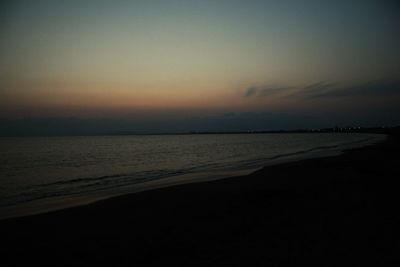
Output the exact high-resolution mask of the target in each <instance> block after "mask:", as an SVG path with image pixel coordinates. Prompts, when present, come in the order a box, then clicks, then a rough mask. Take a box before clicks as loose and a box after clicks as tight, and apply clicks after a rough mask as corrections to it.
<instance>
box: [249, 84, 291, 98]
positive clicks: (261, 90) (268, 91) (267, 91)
mask: <svg viewBox="0 0 400 267" xmlns="http://www.w3.org/2000/svg"><path fill="white" fill-rule="evenodd" d="M292 89H293V88H292V87H284V86H263V87H254V86H253V87H249V88H247V89H246V90H245V93H244V96H245V97H250V96H261V97H265V96H277V95H279V96H282V95H284V94H285V93H287V92H288V91H290V90H292Z"/></svg>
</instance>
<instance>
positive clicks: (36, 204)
mask: <svg viewBox="0 0 400 267" xmlns="http://www.w3.org/2000/svg"><path fill="white" fill-rule="evenodd" d="M366 134H370V133H366ZM379 135H381V136H375V137H369V138H365V139H362V140H359V141H356V142H351V143H345V144H339V145H335V146H330V147H316V148H312V149H310V150H307V151H299V152H294V153H290V154H286V155H279V156H276V157H273V158H269V159H268V161H265V160H264V162H263V163H262V164H261V165H262V166H256V165H255V164H253V166H252V167H250V166H249V167H247V168H243V169H234V170H225V171H219V172H213V171H207V172H202V173H192V174H182V175H177V176H170V177H165V178H162V179H156V180H150V181H145V182H141V183H137V184H131V185H126V186H121V187H119V188H118V187H116V188H111V189H108V190H107V189H106V190H100V191H94V192H88V193H83V194H77V195H67V196H61V197H53V198H50V199H39V200H34V201H29V202H26V203H21V204H17V205H11V206H5V207H1V208H0V221H2V220H7V219H12V218H19V217H26V216H33V215H40V214H44V213H49V212H54V211H59V210H63V209H70V208H74V207H79V206H85V205H91V204H93V203H96V202H99V201H104V200H108V199H112V198H115V197H120V196H123V195H129V194H136V193H140V192H144V191H151V190H157V189H162V188H166V187H170V186H178V185H185V184H192V183H203V182H210V181H215V180H221V179H230V178H234V177H240V176H247V175H251V174H252V173H253V172H256V171H259V170H261V169H263V168H266V167H270V166H275V165H281V164H285V163H291V162H297V161H303V160H308V159H314V158H325V157H334V156H338V155H341V154H343V153H346V151H348V150H352V149H359V148H363V147H366V146H370V145H374V144H378V143H380V142H384V141H385V140H386V139H387V135H385V134H382V133H379Z"/></svg>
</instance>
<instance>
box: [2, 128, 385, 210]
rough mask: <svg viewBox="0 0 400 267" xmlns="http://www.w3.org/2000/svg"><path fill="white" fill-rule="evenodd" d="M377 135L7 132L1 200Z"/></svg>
mask: <svg viewBox="0 0 400 267" xmlns="http://www.w3.org/2000/svg"><path fill="white" fill-rule="evenodd" d="M381 138H382V136H380V135H374V134H348V133H347V134H338V133H336V134H329V133H324V134H226V135H223V134H218V135H152V136H151V135H149V136H87V137H46V138H44V137H43V138H38V137H32V138H0V207H5V206H12V205H18V204H21V203H26V202H31V201H35V200H39V199H49V200H51V199H52V198H56V197H60V196H67V197H68V196H74V195H84V194H87V193H90V192H93V191H101V190H109V191H110V190H111V191H112V190H114V189H117V188H121V187H127V186H131V185H134V184H140V183H143V182H146V181H150V180H157V179H165V178H170V177H174V176H179V175H196V174H200V173H219V172H221V173H222V172H224V171H228V170H229V171H234V170H244V169H254V168H257V167H261V166H263V165H265V164H267V163H268V162H271V161H272V160H276V159H278V158H285V157H294V156H296V157H297V158H298V157H303V156H306V155H307V154H309V153H313V152H316V151H324V150H340V149H344V148H346V147H351V146H361V145H363V144H365V143H367V142H373V141H377V140H378V139H381Z"/></svg>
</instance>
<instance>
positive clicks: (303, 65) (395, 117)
mask: <svg viewBox="0 0 400 267" xmlns="http://www.w3.org/2000/svg"><path fill="white" fill-rule="evenodd" d="M0 9H1V11H0V15H1V23H0V40H1V41H0V95H1V98H0V118H3V119H16V118H26V117H29V118H44V117H52V118H56V117H60V118H64V117H77V118H114V119H121V118H124V119H127V118H128V119H132V120H135V119H140V120H142V121H143V120H146V119H148V120H151V119H160V118H164V117H168V118H169V119H171V118H178V117H179V118H186V117H187V118H189V117H191V116H203V117H204V116H223V115H224V114H225V115H226V114H227V113H230V114H231V113H235V114H243V113H246V112H247V113H249V112H254V113H257V114H260V113H265V112H269V113H277V114H278V113H279V114H283V113H284V114H289V115H290V114H296V115H299V114H300V115H304V116H312V117H320V118H329V120H330V121H331V122H332V123H355V124H356V123H361V122H362V123H366V124H368V123H369V124H376V123H380V122H382V123H392V124H395V123H400V116H399V115H400V108H399V107H398V106H399V103H400V101H399V100H400V91H399V89H400V88H399V84H400V83H399V79H398V77H400V53H399V47H400V34H399V26H400V25H399V17H398V13H399V11H400V9H399V5H398V4H397V3H396V1H389V0H388V1H367V0H366V1H356V0H355V1H251V0H250V1H234V0H233V1H232V0H231V1H224V0H222V1H204V0H203V1H193V0H186V1H101V0H99V1H56V0H55V1H40V0H39V1H9V2H8V3H7V1H6V2H4V1H2V4H1V6H0ZM310 95H311V97H310ZM266 128H268V127H267V126H266Z"/></svg>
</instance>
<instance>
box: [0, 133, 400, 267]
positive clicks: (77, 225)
mask: <svg viewBox="0 0 400 267" xmlns="http://www.w3.org/2000/svg"><path fill="white" fill-rule="evenodd" d="M388 134H389V135H388V139H387V140H386V141H385V142H382V143H379V144H377V145H373V146H368V147H364V148H360V149H354V150H349V151H346V153H344V154H343V155H340V156H335V157H327V158H317V159H309V160H302V161H297V162H292V163H285V164H280V165H276V166H269V167H266V168H264V169H262V170H260V171H257V172H255V173H253V174H250V175H247V176H241V177H234V178H229V179H224V180H216V181H210V182H203V183H194V184H186V185H177V186H172V187H168V188H162V189H156V190H151V191H145V192H140V193H136V194H130V195H124V196H119V197H116V198H112V199H107V200H104V201H100V202H97V203H93V204H90V205H86V206H80V207H74V208H69V209H65V210H60V211H56V212H51V213H46V214H40V215H35V216H27V217H21V218H14V219H7V220H3V221H0V236H1V241H2V250H1V253H0V255H1V261H2V262H3V264H4V265H3V266H27V265H52V266H71V265H72V266H75V265H85V266H87V265H97V264H108V265H130V266H209V265H214V266H215V265H217V266H266V265H272V266H281V265H284V266H287V265H291V266H303V265H304V266H307V265H318V266H337V265H346V264H351V265H364V266H365V265H380V266H387V265H396V263H397V264H400V256H399V255H398V251H399V249H400V242H399V240H400V233H399V228H398V225H399V219H400V218H399V217H400V216H399V213H398V206H397V203H398V202H399V198H400V197H399V194H398V187H397V179H398V177H400V171H399V168H398V166H399V164H400V156H399V151H400V142H399V141H400V135H399V134H398V131H392V132H389V133H388Z"/></svg>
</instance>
